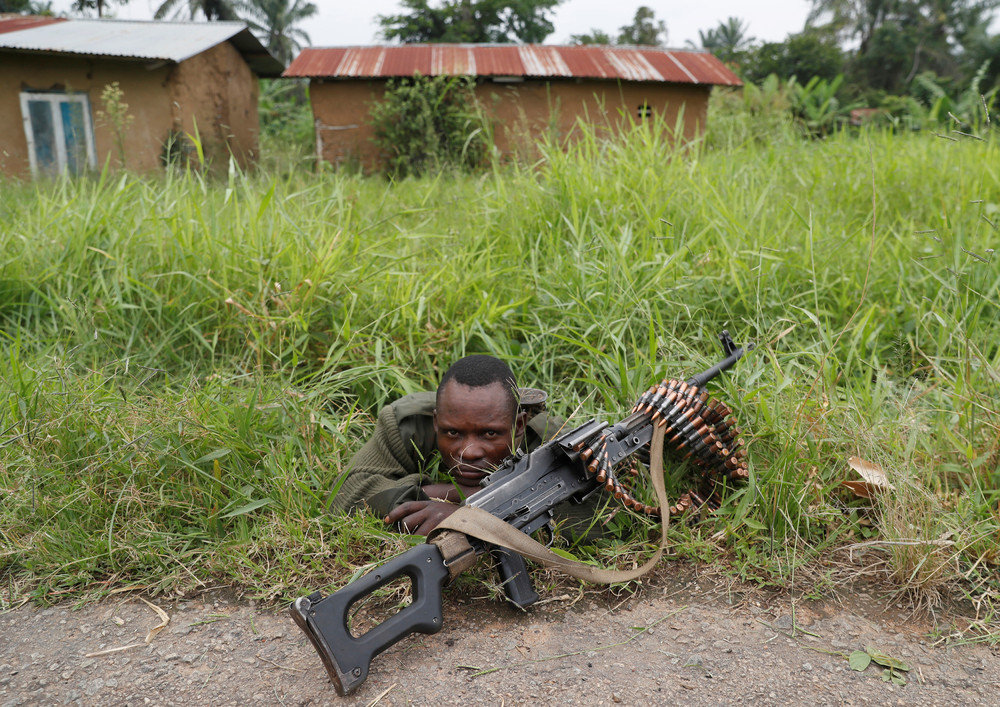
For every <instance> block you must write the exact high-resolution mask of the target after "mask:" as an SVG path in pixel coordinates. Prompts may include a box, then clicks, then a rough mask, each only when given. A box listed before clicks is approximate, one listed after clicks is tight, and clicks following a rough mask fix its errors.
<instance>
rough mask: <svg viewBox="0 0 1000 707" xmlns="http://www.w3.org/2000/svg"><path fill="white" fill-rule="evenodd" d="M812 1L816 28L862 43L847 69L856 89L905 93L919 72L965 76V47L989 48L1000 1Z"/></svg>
mask: <svg viewBox="0 0 1000 707" xmlns="http://www.w3.org/2000/svg"><path fill="white" fill-rule="evenodd" d="M812 5H813V8H812V11H811V13H810V18H809V24H810V25H811V26H819V28H820V29H822V30H823V31H826V32H829V33H831V34H833V35H834V36H837V37H838V38H840V39H841V40H842V41H845V42H847V43H848V44H851V45H854V46H856V47H857V49H856V51H854V52H853V56H852V58H851V60H850V61H849V63H848V66H847V67H845V73H846V74H847V75H848V80H849V82H850V83H851V84H853V85H854V87H855V89H856V91H858V92H863V91H867V90H871V89H877V90H884V91H887V92H890V93H899V92H901V91H903V90H905V89H906V87H907V86H908V85H909V83H910V81H911V80H912V79H913V77H914V75H916V73H917V72H918V71H933V72H934V73H935V74H937V75H939V76H947V77H949V78H953V79H957V80H961V79H962V78H963V76H962V72H961V63H962V54H963V49H964V48H965V47H968V46H978V47H980V48H981V47H982V46H983V43H982V41H981V40H982V39H983V38H984V37H986V36H988V33H989V29H988V28H989V26H990V23H991V22H992V19H993V13H994V11H995V9H996V8H997V7H998V6H1000V1H998V0H898V1H896V2H854V1H853V0H813V2H812ZM824 20H825V22H823V23H822V24H820V23H821V21H824ZM984 58H986V57H984V56H980V57H978V58H977V59H978V61H982V60H983V59H984ZM977 66H978V64H977ZM964 78H966V79H967V78H968V77H964Z"/></svg>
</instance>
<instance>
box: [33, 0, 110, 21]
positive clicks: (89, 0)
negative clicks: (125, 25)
mask: <svg viewBox="0 0 1000 707" xmlns="http://www.w3.org/2000/svg"><path fill="white" fill-rule="evenodd" d="M112 1H114V2H117V3H118V4H119V5H127V4H128V0H73V4H72V5H70V10H72V11H73V12H81V13H82V12H87V11H89V10H97V16H98V17H104V10H105V9H106V8H107V6H108V5H110V4H111V2H112ZM29 4H30V5H34V4H35V3H29ZM48 5H49V9H50V10H51V5H52V3H48Z"/></svg>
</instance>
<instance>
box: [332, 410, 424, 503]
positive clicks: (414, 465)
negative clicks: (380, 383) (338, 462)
mask: <svg viewBox="0 0 1000 707" xmlns="http://www.w3.org/2000/svg"><path fill="white" fill-rule="evenodd" d="M411 447H412V444H411ZM416 457H417V450H415V449H412V450H411V449H410V448H408V447H407V441H406V440H404V439H403V437H402V435H401V434H400V431H399V421H398V420H397V417H396V410H395V408H394V407H393V406H392V405H386V406H385V407H383V408H382V409H381V410H380V411H379V414H378V420H377V422H376V423H375V431H374V432H373V433H372V436H371V438H370V439H369V440H368V441H367V442H365V444H364V446H362V447H361V449H359V450H358V452H357V453H356V454H355V455H354V457H353V458H352V459H351V461H350V463H349V464H348V465H347V471H346V472H345V474H346V476H345V478H344V480H343V483H341V485H340V487H339V488H338V489H337V492H336V493H335V494H334V495H333V498H332V499H331V500H330V511H333V512H341V513H344V512H348V511H351V510H355V509H358V508H364V507H368V508H371V509H372V511H374V512H375V513H376V514H378V515H380V516H383V517H384V516H385V515H386V514H387V513H389V511H391V510H392V509H393V508H395V507H397V506H399V505H400V504H402V503H406V502H410V501H427V500H429V496H428V495H427V494H426V493H424V491H423V490H422V489H421V485H422V484H423V483H425V482H426V481H427V479H426V478H425V477H424V476H423V475H422V474H420V469H419V464H418V460H417V458H416Z"/></svg>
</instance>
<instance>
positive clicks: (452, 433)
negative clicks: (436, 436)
mask: <svg viewBox="0 0 1000 707" xmlns="http://www.w3.org/2000/svg"><path fill="white" fill-rule="evenodd" d="M445 435H447V436H448V437H458V430H445Z"/></svg>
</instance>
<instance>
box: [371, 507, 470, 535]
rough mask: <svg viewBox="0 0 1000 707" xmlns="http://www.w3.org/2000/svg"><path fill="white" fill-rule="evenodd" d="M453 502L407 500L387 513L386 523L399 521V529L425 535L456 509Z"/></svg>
mask: <svg viewBox="0 0 1000 707" xmlns="http://www.w3.org/2000/svg"><path fill="white" fill-rule="evenodd" d="M458 508H459V507H458V506H456V505H455V504H454V503H445V502H443V501H407V502H406V503H401V504H399V505H398V506H396V507H395V508H393V509H392V510H391V511H389V515H387V516H386V517H385V518H384V520H385V522H386V523H399V529H400V530H402V531H403V532H404V533H410V534H412V535H427V533H429V532H431V531H432V530H434V528H436V527H438V523H440V522H441V521H443V520H444V519H445V518H447V517H448V516H450V515H451V514H452V513H454V512H455V511H457V510H458Z"/></svg>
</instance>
